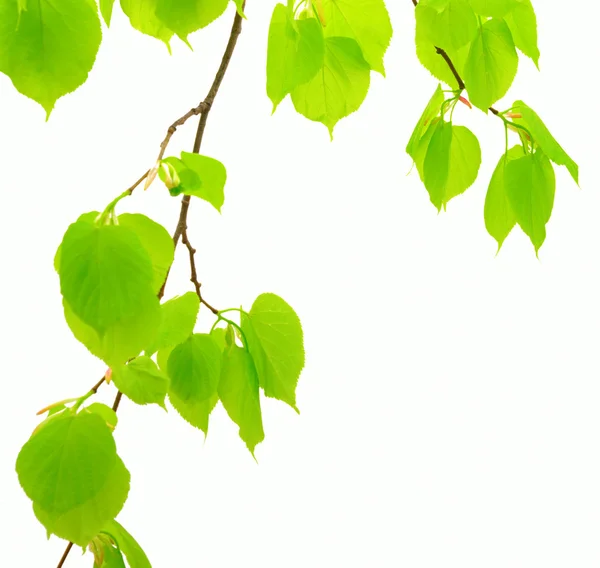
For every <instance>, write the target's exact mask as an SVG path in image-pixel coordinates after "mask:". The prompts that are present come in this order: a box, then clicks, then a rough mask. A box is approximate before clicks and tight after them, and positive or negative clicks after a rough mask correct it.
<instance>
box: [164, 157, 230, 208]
mask: <svg viewBox="0 0 600 568" xmlns="http://www.w3.org/2000/svg"><path fill="white" fill-rule="evenodd" d="M163 162H167V163H168V164H169V165H170V166H172V167H173V169H174V170H175V172H176V174H177V176H178V178H179V182H180V183H179V185H177V186H175V187H173V188H170V189H169V191H170V193H171V195H173V196H176V195H180V194H182V193H184V194H185V195H192V196H195V197H199V198H200V199H204V200H205V201H208V203H210V204H211V205H212V206H213V207H214V208H215V209H216V210H217V211H219V213H220V212H221V207H222V206H223V203H224V201H225V192H224V190H225V182H226V181H227V170H226V169H225V166H224V165H223V164H222V163H221V162H219V160H215V159H214V158H209V157H208V156H201V155H200V154H192V153H190V152H181V159H179V158H174V157H172V158H166V159H165V160H163ZM159 175H160V177H161V179H162V180H163V181H165V179H166V177H165V174H164V172H163V171H162V170H159Z"/></svg>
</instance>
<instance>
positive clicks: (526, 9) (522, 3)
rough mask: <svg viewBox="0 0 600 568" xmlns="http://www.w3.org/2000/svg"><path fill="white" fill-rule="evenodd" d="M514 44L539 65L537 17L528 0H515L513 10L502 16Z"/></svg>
mask: <svg viewBox="0 0 600 568" xmlns="http://www.w3.org/2000/svg"><path fill="white" fill-rule="evenodd" d="M504 21H505V22H506V23H507V25H508V27H509V29H510V32H511V34H512V37H513V41H514V42H515V45H516V46H517V47H518V48H519V49H520V50H521V51H522V52H523V53H524V54H525V55H527V57H530V58H531V59H532V60H533V62H534V63H535V65H536V67H539V59H540V50H539V48H538V34H537V18H536V15H535V11H534V9H533V6H532V4H531V1H530V0H516V2H515V6H514V8H513V10H512V11H511V12H510V13H509V14H507V15H506V16H505V17H504Z"/></svg>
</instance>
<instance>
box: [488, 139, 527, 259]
mask: <svg viewBox="0 0 600 568" xmlns="http://www.w3.org/2000/svg"><path fill="white" fill-rule="evenodd" d="M524 152H525V150H524V148H523V146H521V145H518V146H514V147H513V148H511V149H510V150H509V151H508V153H507V154H504V155H503V156H502V157H501V158H500V161H499V162H498V165H497V166H496V169H495V170H494V173H493V175H492V179H491V181H490V185H489V187H488V191H487V195H486V197H485V207H484V218H485V226H486V229H487V231H488V233H489V234H490V235H491V236H492V237H494V239H496V241H497V242H498V251H500V249H501V248H502V244H503V243H504V241H505V240H506V237H508V235H509V234H510V232H511V231H512V230H513V227H514V226H515V225H516V224H517V218H516V217H515V214H514V213H513V210H512V207H511V206H510V202H509V200H508V195H507V194H506V183H505V175H504V172H505V169H506V164H507V163H508V162H510V161H511V160H518V159H519V158H521V157H523V156H524Z"/></svg>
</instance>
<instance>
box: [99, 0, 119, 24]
mask: <svg viewBox="0 0 600 568" xmlns="http://www.w3.org/2000/svg"><path fill="white" fill-rule="evenodd" d="M98 3H99V5H100V13H101V14H102V17H103V18H104V21H105V22H106V25H107V26H110V21H111V19H112V13H113V6H114V4H115V0H99V2H98Z"/></svg>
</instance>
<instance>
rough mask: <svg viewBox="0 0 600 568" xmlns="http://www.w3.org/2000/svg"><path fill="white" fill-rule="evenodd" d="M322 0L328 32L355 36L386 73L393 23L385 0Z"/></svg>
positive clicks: (376, 68)
mask: <svg viewBox="0 0 600 568" xmlns="http://www.w3.org/2000/svg"><path fill="white" fill-rule="evenodd" d="M320 1H322V6H323V19H324V21H323V24H324V31H325V35H326V36H327V37H328V38H332V37H347V38H351V39H353V40H355V41H356V43H358V45H359V48H360V50H361V51H362V56H363V58H364V59H365V61H366V62H367V63H368V65H369V67H370V68H371V69H373V70H374V71H377V72H378V73H381V74H382V75H385V70H384V66H383V56H384V55H385V52H386V50H387V48H388V46H389V45H390V40H391V39H392V24H391V22H390V16H389V14H388V11H387V9H386V7H385V2H384V0H320ZM317 4H318V3H317Z"/></svg>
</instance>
